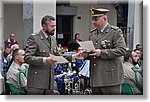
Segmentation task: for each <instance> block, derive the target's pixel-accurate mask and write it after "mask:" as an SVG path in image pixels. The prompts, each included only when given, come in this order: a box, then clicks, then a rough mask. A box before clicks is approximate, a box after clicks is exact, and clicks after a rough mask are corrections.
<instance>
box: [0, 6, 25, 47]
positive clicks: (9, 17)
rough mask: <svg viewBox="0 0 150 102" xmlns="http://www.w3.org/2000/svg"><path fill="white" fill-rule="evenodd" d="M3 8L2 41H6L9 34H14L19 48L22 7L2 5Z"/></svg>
mask: <svg viewBox="0 0 150 102" xmlns="http://www.w3.org/2000/svg"><path fill="white" fill-rule="evenodd" d="M3 7H4V32H3V33H2V34H3V35H4V40H6V39H8V38H9V36H10V34H11V33H14V34H15V39H16V40H17V41H18V43H19V45H20V47H22V45H23V28H22V24H23V13H22V11H23V6H22V4H20V3H7V4H3Z"/></svg>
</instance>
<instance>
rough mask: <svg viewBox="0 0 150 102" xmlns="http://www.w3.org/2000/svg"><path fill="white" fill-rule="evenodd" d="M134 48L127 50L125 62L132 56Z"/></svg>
mask: <svg viewBox="0 0 150 102" xmlns="http://www.w3.org/2000/svg"><path fill="white" fill-rule="evenodd" d="M132 52H133V51H132V50H128V51H126V53H125V55H124V62H127V61H128V59H129V57H132Z"/></svg>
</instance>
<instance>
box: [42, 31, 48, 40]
mask: <svg viewBox="0 0 150 102" xmlns="http://www.w3.org/2000/svg"><path fill="white" fill-rule="evenodd" d="M42 33H43V34H44V36H45V38H48V35H47V34H46V33H45V32H44V31H43V30H42Z"/></svg>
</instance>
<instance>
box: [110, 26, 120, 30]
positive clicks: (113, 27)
mask: <svg viewBox="0 0 150 102" xmlns="http://www.w3.org/2000/svg"><path fill="white" fill-rule="evenodd" d="M111 28H112V29H114V30H117V29H118V28H119V27H116V26H111Z"/></svg>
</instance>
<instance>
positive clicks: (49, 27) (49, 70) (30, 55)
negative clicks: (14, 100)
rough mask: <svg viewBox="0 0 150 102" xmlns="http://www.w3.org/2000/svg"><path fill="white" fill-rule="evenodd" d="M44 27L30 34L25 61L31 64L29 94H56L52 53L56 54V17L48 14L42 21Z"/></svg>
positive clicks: (28, 83)
mask: <svg viewBox="0 0 150 102" xmlns="http://www.w3.org/2000/svg"><path fill="white" fill-rule="evenodd" d="M41 25H42V29H41V30H40V31H39V32H38V33H33V34H31V36H29V38H28V40H27V44H26V49H25V52H26V53H25V62H26V63H28V64H29V69H28V80H27V87H28V88H27V89H28V90H27V92H28V94H34V95H38V94H40V95H42V94H54V78H53V74H54V69H53V68H54V63H55V62H56V60H54V59H53V58H51V56H50V54H56V46H57V44H56V39H55V37H54V32H55V29H56V21H55V18H54V17H52V16H49V15H46V16H44V17H43V18H42V21H41Z"/></svg>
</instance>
